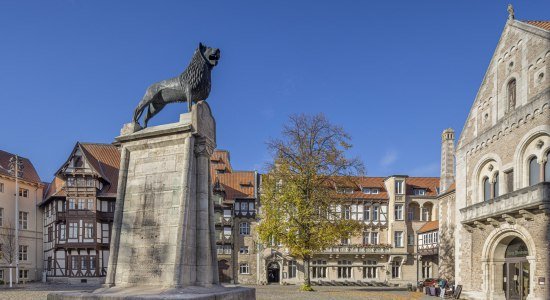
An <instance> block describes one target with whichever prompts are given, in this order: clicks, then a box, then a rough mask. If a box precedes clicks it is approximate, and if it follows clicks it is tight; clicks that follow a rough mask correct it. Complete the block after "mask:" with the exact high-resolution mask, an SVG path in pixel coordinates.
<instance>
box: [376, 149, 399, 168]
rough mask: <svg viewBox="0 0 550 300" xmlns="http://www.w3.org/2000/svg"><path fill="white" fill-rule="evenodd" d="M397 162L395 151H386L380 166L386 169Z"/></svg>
mask: <svg viewBox="0 0 550 300" xmlns="http://www.w3.org/2000/svg"><path fill="white" fill-rule="evenodd" d="M396 161H397V151H395V150H389V151H386V154H384V156H383V157H382V160H381V161H380V164H381V165H382V166H384V167H388V166H390V165H392V164H393V163H394V162H396Z"/></svg>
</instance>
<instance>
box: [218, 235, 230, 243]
mask: <svg viewBox="0 0 550 300" xmlns="http://www.w3.org/2000/svg"><path fill="white" fill-rule="evenodd" d="M216 243H217V244H233V238H232V236H231V235H225V234H219V233H217V234H216Z"/></svg>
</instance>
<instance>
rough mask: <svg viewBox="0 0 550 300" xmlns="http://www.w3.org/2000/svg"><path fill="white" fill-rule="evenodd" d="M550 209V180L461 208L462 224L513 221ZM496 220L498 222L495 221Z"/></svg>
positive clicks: (478, 224) (479, 224)
mask: <svg viewBox="0 0 550 300" xmlns="http://www.w3.org/2000/svg"><path fill="white" fill-rule="evenodd" d="M548 209H550V182H541V183H539V184H536V185H533V186H529V187H526V188H523V189H520V190H517V191H513V192H511V193H508V194H505V195H502V196H500V197H497V198H494V199H491V200H489V201H485V202H481V203H476V204H474V205H470V206H468V207H465V208H462V209H460V213H461V217H462V224H464V225H468V226H469V225H475V226H483V222H489V223H493V224H495V225H496V224H497V223H498V222H499V221H498V220H500V219H504V220H505V221H507V222H513V221H514V218H516V217H517V216H522V217H524V218H526V219H530V218H531V217H532V211H536V210H548ZM495 222H496V223H495Z"/></svg>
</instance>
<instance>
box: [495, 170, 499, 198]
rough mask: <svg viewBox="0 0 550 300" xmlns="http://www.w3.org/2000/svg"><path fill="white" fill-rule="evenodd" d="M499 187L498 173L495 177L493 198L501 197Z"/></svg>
mask: <svg viewBox="0 0 550 300" xmlns="http://www.w3.org/2000/svg"><path fill="white" fill-rule="evenodd" d="M498 185H499V182H498V173H497V174H496V175H495V180H494V182H493V198H496V197H498V196H499V195H500V194H499V191H498Z"/></svg>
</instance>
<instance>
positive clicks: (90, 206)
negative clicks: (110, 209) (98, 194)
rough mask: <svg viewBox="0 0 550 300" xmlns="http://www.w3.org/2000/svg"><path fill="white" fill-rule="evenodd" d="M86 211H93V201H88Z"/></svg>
mask: <svg viewBox="0 0 550 300" xmlns="http://www.w3.org/2000/svg"><path fill="white" fill-rule="evenodd" d="M88 210H94V199H88Z"/></svg>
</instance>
